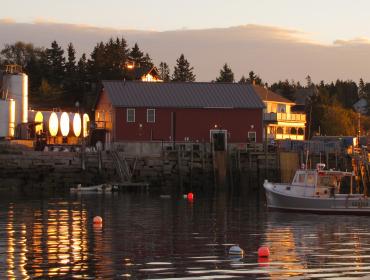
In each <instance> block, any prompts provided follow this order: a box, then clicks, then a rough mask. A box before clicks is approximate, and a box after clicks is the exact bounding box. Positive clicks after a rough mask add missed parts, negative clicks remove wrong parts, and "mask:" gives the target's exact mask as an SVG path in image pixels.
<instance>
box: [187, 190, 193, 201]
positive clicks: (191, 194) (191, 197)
mask: <svg viewBox="0 0 370 280" xmlns="http://www.w3.org/2000/svg"><path fill="white" fill-rule="evenodd" d="M193 199H194V194H193V193H192V192H189V193H188V200H193Z"/></svg>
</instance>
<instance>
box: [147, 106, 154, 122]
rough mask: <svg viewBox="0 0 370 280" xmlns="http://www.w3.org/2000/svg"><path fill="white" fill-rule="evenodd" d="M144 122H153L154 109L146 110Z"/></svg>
mask: <svg viewBox="0 0 370 280" xmlns="http://www.w3.org/2000/svg"><path fill="white" fill-rule="evenodd" d="M146 122H148V123H155V109H147V110H146Z"/></svg>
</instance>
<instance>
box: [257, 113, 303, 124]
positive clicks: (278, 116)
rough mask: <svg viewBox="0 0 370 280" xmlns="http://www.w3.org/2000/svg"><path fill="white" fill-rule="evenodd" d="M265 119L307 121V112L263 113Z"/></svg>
mask: <svg viewBox="0 0 370 280" xmlns="http://www.w3.org/2000/svg"><path fill="white" fill-rule="evenodd" d="M263 120H264V121H276V122H277V121H289V122H306V114H299V113H263Z"/></svg>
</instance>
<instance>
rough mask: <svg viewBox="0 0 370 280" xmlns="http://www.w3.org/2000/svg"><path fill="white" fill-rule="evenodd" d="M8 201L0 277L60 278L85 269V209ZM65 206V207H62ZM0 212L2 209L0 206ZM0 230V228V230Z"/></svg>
mask: <svg viewBox="0 0 370 280" xmlns="http://www.w3.org/2000/svg"><path fill="white" fill-rule="evenodd" d="M35 206H36V205H34V204H29V203H14V204H9V205H8V208H7V209H6V210H5V211H7V221H6V228H5V231H6V241H7V249H6V251H4V252H5V253H1V255H2V257H1V259H6V266H2V267H3V268H4V267H6V271H3V270H0V279H3V278H4V277H5V275H6V277H7V278H8V279H30V278H32V279H33V278H52V277H63V276H67V275H72V274H80V273H82V274H83V273H84V271H85V272H86V271H88V266H87V263H86V260H87V258H88V256H87V254H88V250H87V242H88V238H87V217H86V210H83V209H73V206H77V207H78V208H79V207H80V206H81V205H80V204H79V203H78V204H75V205H74V204H66V203H62V202H49V203H47V204H44V203H43V202H41V204H39V205H37V206H39V207H38V208H36V209H34V207H35ZM66 206H67V207H66ZM1 213H4V209H1ZM0 231H2V230H0Z"/></svg>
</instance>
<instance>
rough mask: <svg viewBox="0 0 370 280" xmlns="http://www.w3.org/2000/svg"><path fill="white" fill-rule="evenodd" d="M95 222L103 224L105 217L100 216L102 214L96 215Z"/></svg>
mask: <svg viewBox="0 0 370 280" xmlns="http://www.w3.org/2000/svg"><path fill="white" fill-rule="evenodd" d="M93 223H94V224H95V225H101V224H102V223H103V219H102V217H100V216H95V217H94V219H93Z"/></svg>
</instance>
